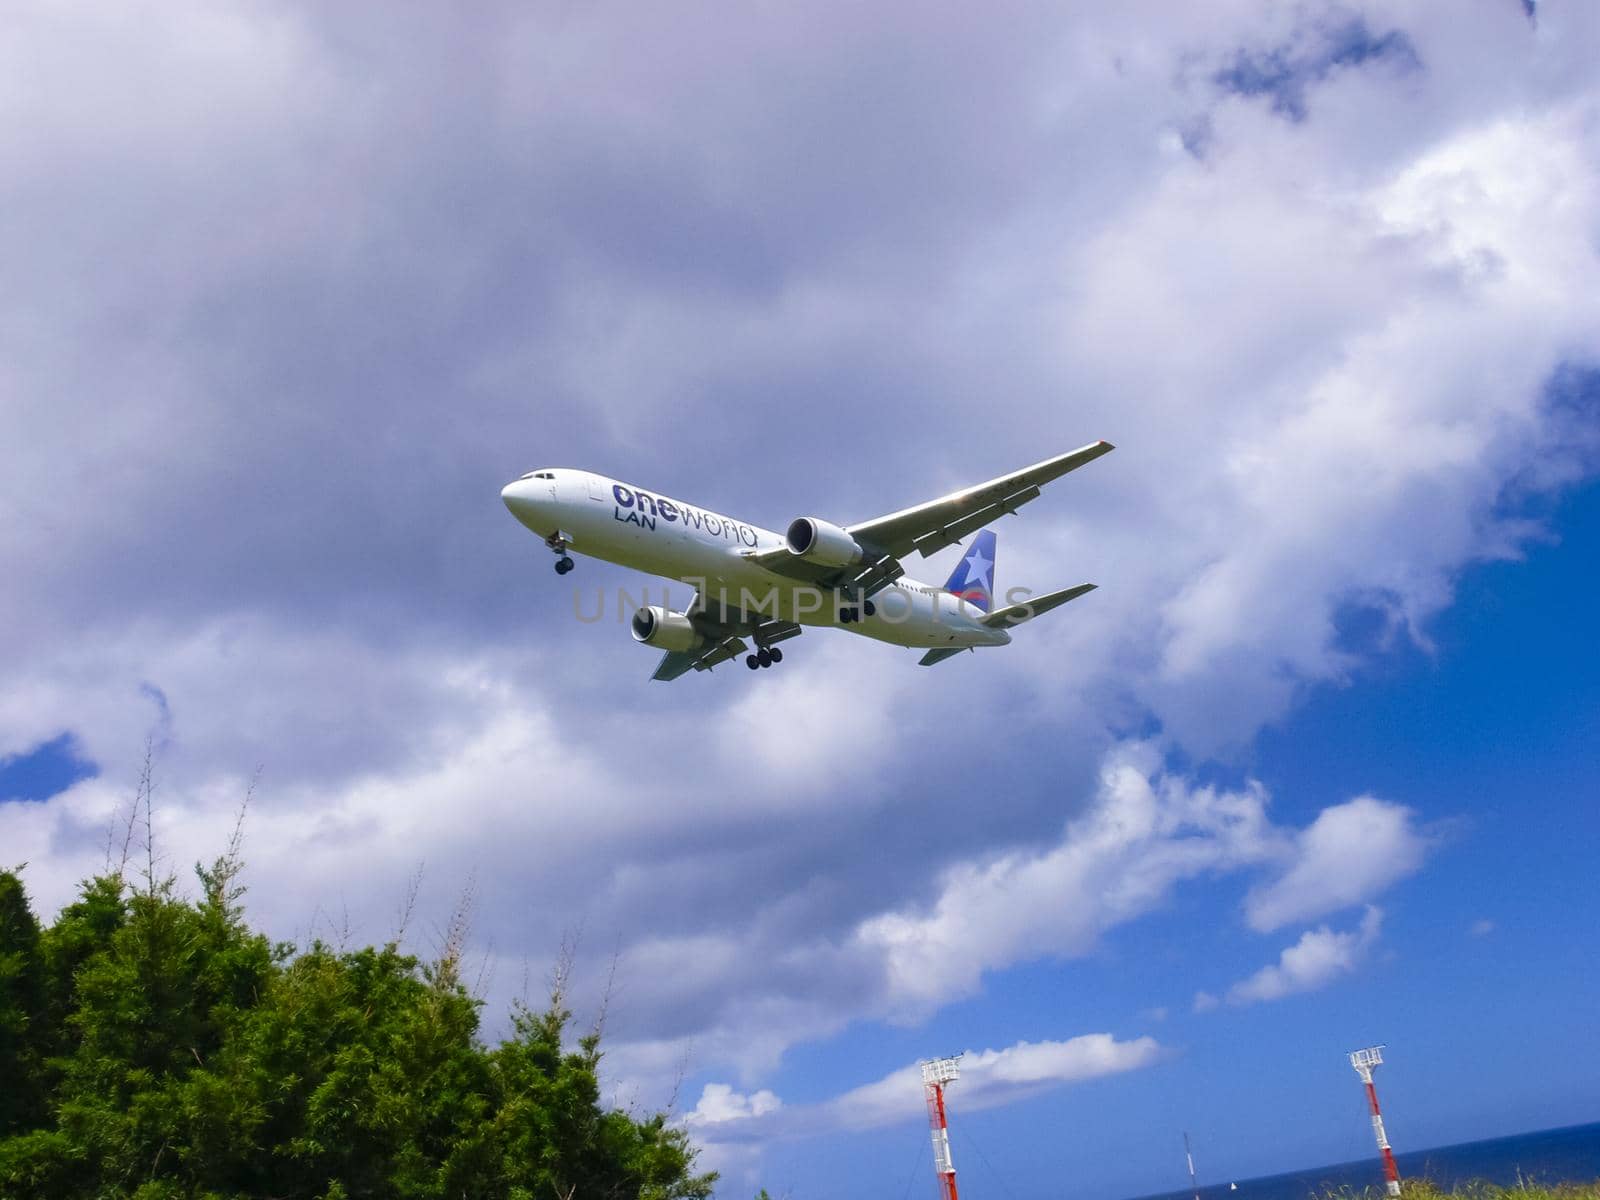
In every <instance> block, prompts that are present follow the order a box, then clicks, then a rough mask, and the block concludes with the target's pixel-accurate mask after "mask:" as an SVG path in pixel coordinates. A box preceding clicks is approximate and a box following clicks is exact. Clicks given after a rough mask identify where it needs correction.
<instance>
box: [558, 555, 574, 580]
mask: <svg viewBox="0 0 1600 1200" xmlns="http://www.w3.org/2000/svg"><path fill="white" fill-rule="evenodd" d="M577 565H578V564H577V563H575V562H573V561H572V560H571V559H570V558H568V557H567V556H566V555H565V554H563V555H562V556H561V557H560V558H558V559H556V574H557V575H565V574H566V573H567V572H568V571H570V570H572V568H573V567H575V566H577Z"/></svg>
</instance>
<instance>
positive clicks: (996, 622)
mask: <svg viewBox="0 0 1600 1200" xmlns="http://www.w3.org/2000/svg"><path fill="white" fill-rule="evenodd" d="M1094 586H1095V585H1094V584H1092V583H1080V584H1079V585H1078V586H1077V587H1069V588H1064V589H1063V590H1061V591H1059V592H1048V593H1046V594H1045V595H1043V596H1035V597H1034V598H1033V599H1031V600H1026V601H1024V602H1023V603H1021V604H1013V605H1011V606H1010V607H1009V608H1002V609H1000V610H999V611H998V612H992V613H989V614H987V615H986V616H984V617H981V618H979V619H980V620H981V621H982V622H983V623H984V624H985V625H987V626H988V627H989V628H990V629H1011V628H1014V627H1015V626H1017V625H1021V624H1022V623H1023V622H1024V621H1031V620H1033V619H1034V618H1035V617H1037V616H1042V615H1043V614H1044V613H1047V612H1049V611H1050V610H1051V609H1052V608H1060V607H1061V606H1062V605H1063V604H1065V603H1066V602H1067V601H1068V600H1076V599H1077V598H1078V597H1079V596H1081V595H1083V594H1084V593H1085V592H1092V591H1094Z"/></svg>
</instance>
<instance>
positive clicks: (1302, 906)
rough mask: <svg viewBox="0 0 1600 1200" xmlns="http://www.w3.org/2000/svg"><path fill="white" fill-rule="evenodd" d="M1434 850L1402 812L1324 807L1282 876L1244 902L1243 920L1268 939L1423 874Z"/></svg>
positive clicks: (1359, 802) (1372, 802) (1375, 803)
mask: <svg viewBox="0 0 1600 1200" xmlns="http://www.w3.org/2000/svg"><path fill="white" fill-rule="evenodd" d="M1428 847H1429V840H1428V838H1427V837H1426V836H1425V835H1424V834H1422V833H1421V832H1419V831H1418V829H1417V827H1416V814H1415V813H1413V812H1412V811H1411V810H1410V809H1408V808H1406V807H1404V806H1402V805H1399V804H1391V803H1388V802H1386V801H1383V800H1379V799H1376V798H1374V797H1372V796H1357V797H1356V798H1355V799H1353V800H1348V801H1346V802H1345V803H1343V804H1336V805H1334V806H1332V807H1330V808H1325V809H1323V810H1322V812H1320V813H1319V814H1318V815H1317V819H1316V820H1315V821H1313V822H1312V823H1311V825H1310V827H1309V828H1307V829H1305V830H1303V831H1302V832H1301V833H1300V834H1299V835H1298V836H1297V837H1296V838H1295V846H1294V852H1293V857H1292V858H1291V860H1290V862H1289V865H1288V866H1287V868H1286V869H1285V870H1284V872H1283V874H1282V875H1280V876H1279V877H1278V878H1277V879H1275V880H1273V881H1272V882H1271V883H1268V884H1266V885H1264V886H1262V887H1258V888H1256V889H1254V890H1253V891H1251V893H1250V895H1249V896H1248V897H1246V899H1245V916H1246V918H1247V919H1248V920H1249V922H1250V927H1251V928H1252V929H1256V930H1260V931H1261V932H1263V933H1265V932H1269V931H1271V930H1273V929H1279V928H1281V927H1282V926H1284V925H1289V924H1293V923H1295V922H1300V921H1308V920H1312V919H1314V918H1316V917H1320V916H1323V915H1325V914H1327V913H1330V912H1335V911H1337V910H1339V909H1341V908H1349V907H1351V906H1352V905H1356V904H1361V903H1364V902H1366V901H1367V900H1370V899H1372V898H1373V897H1374V896H1376V895H1378V894H1379V893H1380V892H1382V891H1383V890H1384V889H1385V888H1387V887H1389V886H1390V885H1391V884H1393V883H1395V882H1396V881H1397V880H1399V879H1402V878H1404V877H1405V876H1407V875H1410V874H1412V873H1413V872H1415V871H1417V870H1419V869H1420V868H1421V866H1422V862H1423V859H1424V857H1425V856H1426V855H1427V852H1428Z"/></svg>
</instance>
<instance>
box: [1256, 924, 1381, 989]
mask: <svg viewBox="0 0 1600 1200" xmlns="http://www.w3.org/2000/svg"><path fill="white" fill-rule="evenodd" d="M1382 924H1383V913H1382V911H1381V910H1380V909H1378V908H1375V907H1373V906H1371V905H1368V907H1367V911H1366V913H1365V914H1364V915H1363V916H1362V918H1361V924H1360V925H1359V926H1358V927H1356V928H1355V929H1351V930H1347V931H1345V932H1342V933H1339V932H1335V931H1334V930H1332V929H1329V928H1328V927H1327V926H1326V925H1324V926H1322V927H1320V928H1318V929H1311V930H1307V931H1306V932H1305V933H1303V934H1301V935H1300V940H1299V941H1297V942H1296V943H1295V944H1294V945H1292V946H1289V947H1288V948H1286V949H1285V950H1284V952H1283V953H1282V954H1281V955H1279V956H1278V961H1277V962H1276V963H1273V964H1270V965H1268V966H1265V967H1262V968H1261V970H1259V971H1257V972H1256V973H1255V974H1254V975H1252V976H1250V978H1248V979H1245V980H1241V981H1240V982H1238V983H1236V984H1234V985H1233V986H1232V987H1231V988H1229V989H1228V995H1227V1000H1228V1003H1229V1004H1255V1003H1258V1002H1261V1001H1265V1000H1278V999H1281V998H1282V997H1284V996H1290V995H1293V994H1295V993H1296V992H1311V991H1315V990H1316V989H1317V988H1320V987H1325V986H1327V985H1328V984H1330V983H1332V982H1333V981H1334V980H1335V979H1337V978H1339V977H1340V976H1341V975H1348V974H1350V973H1351V972H1352V971H1354V970H1355V969H1356V968H1357V967H1358V966H1359V965H1360V964H1361V961H1362V959H1363V958H1364V957H1365V956H1366V953H1367V951H1368V950H1369V949H1370V948H1371V946H1372V944H1373V943H1374V942H1375V941H1377V938H1378V930H1379V928H1380V927H1381V926H1382Z"/></svg>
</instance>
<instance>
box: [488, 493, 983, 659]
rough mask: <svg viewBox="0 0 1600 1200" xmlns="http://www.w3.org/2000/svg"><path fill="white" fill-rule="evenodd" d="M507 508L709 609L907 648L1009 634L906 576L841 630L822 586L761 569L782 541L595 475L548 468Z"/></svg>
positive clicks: (557, 541)
mask: <svg viewBox="0 0 1600 1200" xmlns="http://www.w3.org/2000/svg"><path fill="white" fill-rule="evenodd" d="M501 498H502V499H503V500H504V501H505V504H506V507H507V508H508V509H510V510H511V512H512V514H513V515H514V516H515V517H516V518H517V520H518V521H520V522H521V523H522V524H523V525H525V526H527V527H528V528H529V529H531V530H532V531H533V532H534V533H537V534H538V535H539V536H540V537H542V538H544V539H545V540H546V542H548V543H550V544H551V545H552V546H556V545H561V544H564V545H565V546H570V548H571V549H572V550H573V551H575V552H577V553H580V554H585V555H588V556H589V557H591V558H598V559H603V560H604V561H606V562H612V563H616V564H618V565H619V566H624V567H632V568H633V569H634V570H637V571H643V572H645V573H646V574H650V575H658V576H662V577H664V578H667V579H674V580H677V581H679V582H680V583H685V584H688V585H690V586H691V587H694V588H697V589H698V590H699V591H700V592H701V593H702V595H704V596H705V598H706V599H707V600H709V601H716V602H721V603H723V604H725V605H728V606H731V607H734V608H738V609H741V610H743V611H745V612H748V613H750V614H751V615H753V616H754V615H759V616H764V617H771V618H773V619H777V620H783V621H794V622H797V623H798V624H801V625H811V626H835V627H837V628H840V629H843V630H844V631H846V632H848V633H856V634H860V635H861V636H863V637H870V638H874V639H876V640H878V641H881V642H890V643H893V644H894V645H897V646H915V647H924V648H952V647H955V648H960V647H966V646H1001V645H1005V644H1006V643H1008V642H1010V640H1011V635H1010V634H1009V633H1007V632H1006V631H1005V630H1004V629H992V628H990V627H988V626H986V625H984V624H983V622H982V618H983V616H984V611H983V610H982V609H980V608H979V607H978V606H977V605H975V604H972V603H970V602H969V601H967V600H965V599H963V598H961V597H959V596H956V595H953V594H952V593H950V592H947V591H945V590H944V589H943V588H939V587H935V586H933V585H932V584H927V583H922V582H919V581H917V580H913V579H911V578H909V577H907V576H901V577H900V579H898V580H897V581H895V582H894V583H891V584H889V585H888V586H887V587H885V588H883V589H882V590H881V591H878V592H876V593H874V595H873V596H872V600H873V605H872V607H871V611H870V614H869V613H868V612H859V613H858V614H857V615H856V617H855V619H853V620H849V621H848V622H845V621H841V619H840V613H841V610H842V609H847V608H848V607H849V605H850V603H851V602H850V600H849V598H848V597H840V596H838V595H836V594H835V593H833V592H831V591H829V590H828V589H826V588H821V587H819V586H818V585H816V584H809V583H803V582H798V581H796V580H794V579H791V578H788V577H785V576H781V575H778V574H776V573H774V572H772V571H769V570H767V569H766V568H764V567H763V566H761V565H760V563H757V562H755V561H752V559H751V558H750V557H749V555H750V553H751V552H759V551H766V550H780V549H782V548H783V547H784V546H785V539H784V537H783V535H782V534H779V533H775V532H773V531H772V530H770V529H763V528H761V527H760V526H759V525H752V524H750V523H749V522H746V521H739V520H736V519H735V518H732V517H725V516H723V515H722V514H721V513H716V512H712V511H710V510H709V509H705V508H701V507H699V506H698V505H694V504H689V503H686V502H684V501H681V500H676V499H673V498H672V497H670V496H663V495H662V494H661V493H659V492H653V491H650V490H648V489H646V488H638V487H634V486H633V485H632V484H627V483H623V482H621V481H620V480H616V479H610V478H607V477H606V476H604V475H596V474H593V473H592V472H589V471H577V470H571V469H566V468H542V469H540V470H537V471H530V472H528V474H526V475H524V476H523V477H522V478H521V479H518V480H517V481H515V482H514V483H510V484H508V485H506V487H505V489H504V490H503V491H502V492H501Z"/></svg>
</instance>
